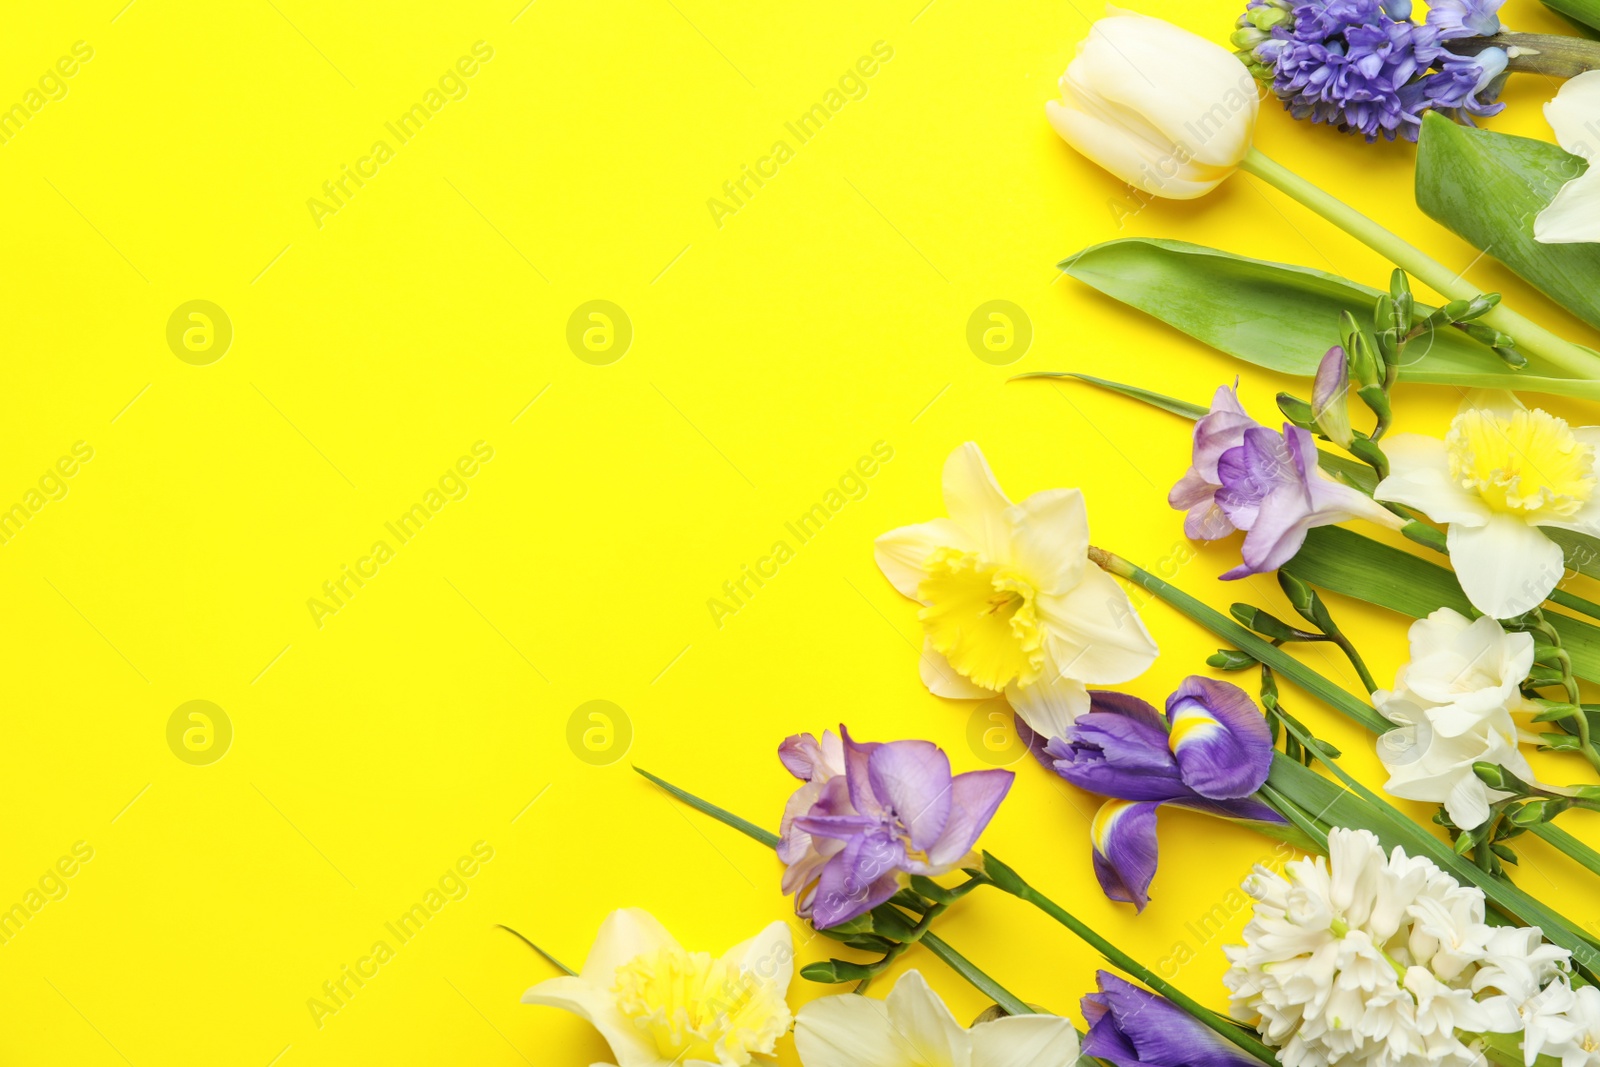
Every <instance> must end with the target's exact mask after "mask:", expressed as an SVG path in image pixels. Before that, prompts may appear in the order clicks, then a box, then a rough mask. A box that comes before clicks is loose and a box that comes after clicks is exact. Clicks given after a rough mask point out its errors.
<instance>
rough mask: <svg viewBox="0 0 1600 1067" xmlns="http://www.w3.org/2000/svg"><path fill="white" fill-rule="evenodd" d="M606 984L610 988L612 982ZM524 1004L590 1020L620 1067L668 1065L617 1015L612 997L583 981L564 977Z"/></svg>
mask: <svg viewBox="0 0 1600 1067" xmlns="http://www.w3.org/2000/svg"><path fill="white" fill-rule="evenodd" d="M606 981H607V983H608V985H609V983H610V978H609V977H608V978H607V979H606ZM522 1002H523V1003H524V1004H541V1005H544V1006H545V1007H550V1008H560V1009H561V1010H563V1011H570V1012H572V1013H573V1014H574V1015H576V1016H578V1017H579V1018H581V1019H585V1020H587V1021H588V1023H589V1025H590V1026H593V1027H594V1028H595V1029H596V1030H598V1031H599V1032H600V1036H601V1037H602V1038H604V1039H605V1042H606V1044H608V1045H610V1046H611V1054H612V1055H613V1056H614V1057H616V1060H617V1067H658V1065H662V1064H664V1062H665V1061H664V1060H663V1058H662V1057H661V1056H660V1055H658V1053H657V1050H656V1045H655V1042H654V1041H652V1040H650V1038H649V1037H648V1036H646V1035H645V1034H644V1032H643V1031H641V1030H639V1029H637V1028H636V1027H634V1026H632V1025H630V1024H629V1023H628V1021H627V1020H626V1019H625V1018H623V1016H622V1014H621V1013H620V1012H618V1011H617V1008H616V1004H615V1002H614V1001H613V1000H612V997H611V994H610V993H609V992H607V990H606V989H603V988H597V987H595V986H593V985H590V984H589V983H588V982H585V981H584V980H583V979H582V978H574V977H569V976H566V975H563V976H562V977H560V978H551V979H549V980H547V981H544V982H540V983H539V984H538V985H536V986H534V987H533V988H532V989H530V990H528V991H527V992H526V993H524V994H522Z"/></svg>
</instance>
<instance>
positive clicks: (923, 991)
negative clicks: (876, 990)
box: [794, 971, 1078, 1067]
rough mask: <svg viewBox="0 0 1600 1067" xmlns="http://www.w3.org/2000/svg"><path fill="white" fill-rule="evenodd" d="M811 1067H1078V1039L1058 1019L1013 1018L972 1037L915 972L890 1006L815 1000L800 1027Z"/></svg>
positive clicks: (798, 1043)
mask: <svg viewBox="0 0 1600 1067" xmlns="http://www.w3.org/2000/svg"><path fill="white" fill-rule="evenodd" d="M794 1045H795V1050H796V1051H797V1052H799V1053H800V1062H801V1063H803V1064H804V1065H805V1067H861V1065H862V1064H871V1065H872V1067H950V1065H952V1064H959V1065H961V1067H1073V1065H1074V1064H1076V1063H1077V1062H1078V1032H1077V1031H1076V1030H1074V1029H1073V1028H1072V1021H1071V1020H1070V1019H1063V1018H1061V1017H1060V1016H1056V1015H1012V1016H1007V1017H1005V1018H1000V1019H995V1020H993V1021H992V1022H986V1023H979V1024H978V1025H977V1026H974V1027H972V1028H971V1029H968V1028H966V1027H964V1026H962V1025H961V1024H960V1023H958V1022H956V1019H955V1016H954V1015H951V1014H950V1009H949V1008H947V1007H945V1004H944V1001H942V1000H940V999H939V995H938V994H937V993H935V992H934V991H933V990H932V989H929V988H928V983H927V982H925V981H924V980H923V978H922V975H920V974H918V973H917V972H916V971H907V972H906V973H905V974H904V975H902V976H901V978H900V980H899V981H897V982H896V983H895V984H894V988H893V989H892V990H890V991H889V997H888V999H887V1000H873V999H872V998H870V997H865V996H857V995H856V994H854V993H846V994H844V995H842V996H833V997H823V998H822V999H821V1000H813V1001H812V1002H811V1003H809V1004H807V1005H806V1006H805V1007H803V1008H801V1009H800V1014H799V1016H798V1017H797V1018H796V1020H795V1025H794Z"/></svg>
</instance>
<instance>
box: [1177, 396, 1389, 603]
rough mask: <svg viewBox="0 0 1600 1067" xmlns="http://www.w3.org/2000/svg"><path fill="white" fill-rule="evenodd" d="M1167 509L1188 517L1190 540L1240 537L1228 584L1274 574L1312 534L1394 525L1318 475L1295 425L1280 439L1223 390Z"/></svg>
mask: <svg viewBox="0 0 1600 1067" xmlns="http://www.w3.org/2000/svg"><path fill="white" fill-rule="evenodd" d="M1167 502H1168V503H1170V504H1171V505H1172V506H1173V507H1175V508H1180V509H1187V511H1188V514H1187V515H1185V517H1184V520H1183V531H1184V533H1185V534H1187V535H1188V536H1190V537H1194V538H1203V539H1205V540H1208V541H1211V540H1216V539H1217V538H1219V537H1226V536H1227V535H1228V534H1230V533H1233V532H1234V531H1235V530H1243V531H1245V538H1244V545H1243V546H1242V547H1241V549H1240V555H1241V556H1242V557H1243V562H1242V563H1241V564H1240V565H1239V566H1237V567H1234V568H1233V569H1232V570H1230V571H1228V572H1227V573H1225V574H1223V575H1222V577H1223V578H1226V579H1233V578H1244V577H1246V576H1248V575H1251V574H1262V573H1265V572H1267V571H1275V570H1277V569H1278V568H1279V567H1281V566H1283V565H1284V564H1285V563H1287V562H1289V560H1290V559H1292V558H1293V557H1294V554H1295V553H1296V552H1298V551H1300V546H1301V545H1303V544H1305V540H1306V534H1307V532H1309V531H1310V530H1311V529H1312V528H1313V527H1317V526H1332V525H1334V524H1336V523H1340V522H1345V521H1348V520H1350V519H1353V518H1366V519H1371V520H1374V521H1377V522H1384V523H1391V522H1392V519H1391V517H1390V515H1389V514H1388V513H1387V512H1385V511H1384V510H1383V508H1382V507H1381V506H1380V505H1378V504H1375V503H1373V501H1372V498H1371V497H1369V496H1367V495H1366V494H1365V493H1362V492H1360V491H1359V490H1357V489H1352V488H1351V487H1349V486H1348V485H1344V484H1342V483H1340V482H1335V481H1333V480H1332V479H1329V478H1324V477H1323V476H1322V475H1321V473H1320V472H1319V471H1318V469H1317V447H1316V441H1315V440H1314V439H1313V438H1312V436H1311V434H1310V433H1309V432H1307V431H1306V430H1302V429H1301V428H1300V427H1298V426H1295V425H1293V424H1292V423H1284V425H1283V432H1282V433H1279V432H1278V431H1277V430H1269V429H1267V428H1266V427H1265V426H1262V425H1261V424H1260V423H1258V422H1256V421H1255V420H1254V419H1252V418H1251V417H1250V416H1249V415H1247V414H1245V411H1244V408H1242V407H1240V406H1239V399H1238V396H1237V395H1236V393H1235V390H1234V389H1233V388H1229V387H1228V386H1223V387H1222V388H1220V389H1218V390H1217V395H1216V396H1215V397H1214V398H1213V399H1212V401H1211V411H1210V413H1209V414H1207V415H1204V416H1202V417H1201V418H1200V420H1199V421H1198V422H1196V423H1195V426H1194V452H1193V459H1192V461H1191V465H1190V467H1189V469H1188V471H1186V472H1185V473H1184V475H1183V477H1182V478H1180V479H1178V484H1177V485H1175V486H1173V487H1172V492H1171V493H1170V494H1168V496H1167Z"/></svg>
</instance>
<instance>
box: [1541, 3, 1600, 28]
mask: <svg viewBox="0 0 1600 1067" xmlns="http://www.w3.org/2000/svg"><path fill="white" fill-rule="evenodd" d="M1544 6H1545V7H1547V8H1549V9H1550V10H1552V11H1559V12H1561V13H1562V14H1563V15H1565V16H1567V18H1569V19H1572V20H1574V21H1575V22H1581V23H1583V24H1584V25H1585V26H1587V27H1589V29H1591V30H1595V31H1600V0H1544Z"/></svg>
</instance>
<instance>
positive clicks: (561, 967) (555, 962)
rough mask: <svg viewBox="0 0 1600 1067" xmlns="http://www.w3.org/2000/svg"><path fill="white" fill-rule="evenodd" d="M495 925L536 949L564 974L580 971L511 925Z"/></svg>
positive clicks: (573, 973)
mask: <svg viewBox="0 0 1600 1067" xmlns="http://www.w3.org/2000/svg"><path fill="white" fill-rule="evenodd" d="M494 925H495V928H496V929H499V930H504V931H505V932H506V933H508V934H510V935H511V936H512V937H514V938H516V939H517V940H518V941H521V942H522V943H523V944H524V945H527V946H528V947H529V948H531V949H533V951H535V952H537V953H538V954H539V955H541V956H543V957H544V961H545V962H546V963H548V964H549V965H550V966H552V967H554V968H555V969H556V970H558V971H560V972H561V973H562V974H565V975H567V976H569V977H570V976H572V975H576V974H577V973H578V972H577V971H575V970H573V969H572V968H571V967H568V966H567V965H566V964H565V963H562V962H561V961H560V960H558V959H556V958H555V957H554V956H552V955H550V953H548V952H546V951H545V950H544V949H542V948H540V947H539V946H538V945H535V944H534V943H533V942H532V941H529V940H528V939H527V938H525V937H523V936H522V935H521V934H519V933H517V932H516V931H515V930H513V929H511V927H509V926H507V925H505V924H504V923H495V924H494Z"/></svg>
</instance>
